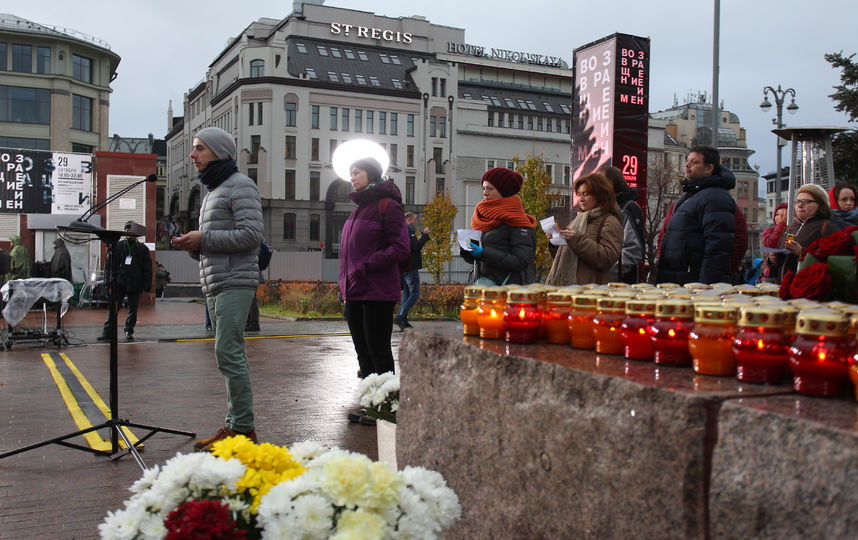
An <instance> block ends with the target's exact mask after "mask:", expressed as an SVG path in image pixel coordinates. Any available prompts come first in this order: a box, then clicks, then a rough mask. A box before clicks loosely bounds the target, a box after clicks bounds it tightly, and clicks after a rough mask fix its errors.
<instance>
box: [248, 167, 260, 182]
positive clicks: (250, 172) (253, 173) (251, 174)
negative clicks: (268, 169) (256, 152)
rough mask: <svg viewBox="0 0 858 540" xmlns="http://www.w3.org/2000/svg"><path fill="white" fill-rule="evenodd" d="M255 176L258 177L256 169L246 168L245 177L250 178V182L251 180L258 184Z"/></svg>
mask: <svg viewBox="0 0 858 540" xmlns="http://www.w3.org/2000/svg"><path fill="white" fill-rule="evenodd" d="M257 176H258V172H257V169H256V167H248V168H247V177H248V178H250V179H251V180H253V183H254V184H256V183H258V182H257Z"/></svg>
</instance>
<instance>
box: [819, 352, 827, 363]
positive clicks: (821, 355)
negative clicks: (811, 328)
mask: <svg viewBox="0 0 858 540" xmlns="http://www.w3.org/2000/svg"><path fill="white" fill-rule="evenodd" d="M826 352H827V351H826V350H825V349H823V350H821V351H819V361H820V362H824V361H825V354H826Z"/></svg>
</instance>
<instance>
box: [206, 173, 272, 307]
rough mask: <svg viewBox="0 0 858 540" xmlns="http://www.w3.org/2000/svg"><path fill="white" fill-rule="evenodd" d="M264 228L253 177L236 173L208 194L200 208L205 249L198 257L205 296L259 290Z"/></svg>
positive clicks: (259, 201)
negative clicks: (225, 291)
mask: <svg viewBox="0 0 858 540" xmlns="http://www.w3.org/2000/svg"><path fill="white" fill-rule="evenodd" d="M262 229H263V225H262V202H261V200H260V198H259V190H258V189H257V188H256V184H254V183H253V180H251V179H250V178H248V177H246V176H244V175H243V174H239V173H234V174H233V175H232V176H230V177H229V178H227V179H226V180H225V181H224V182H223V183H221V184H220V185H219V186H217V187H216V188H215V189H214V190H212V191H210V192H208V193H206V195H205V197H203V202H202V204H201V205H200V232H202V240H201V246H200V251H199V253H195V254H194V255H195V256H198V258H199V260H200V284H202V287H203V293H204V294H206V295H213V294H217V293H219V292H221V291H223V290H225V289H254V290H255V289H256V287H257V285H259V258H258V255H259V244H260V243H261V242H262ZM195 258H196V257H195Z"/></svg>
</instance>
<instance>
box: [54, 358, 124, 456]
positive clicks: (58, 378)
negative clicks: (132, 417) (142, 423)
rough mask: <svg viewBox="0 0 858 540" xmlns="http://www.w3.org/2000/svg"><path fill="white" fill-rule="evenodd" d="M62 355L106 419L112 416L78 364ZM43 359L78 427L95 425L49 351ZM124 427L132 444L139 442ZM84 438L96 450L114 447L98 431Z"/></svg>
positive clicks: (121, 442)
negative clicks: (78, 367)
mask: <svg viewBox="0 0 858 540" xmlns="http://www.w3.org/2000/svg"><path fill="white" fill-rule="evenodd" d="M60 357H61V358H62V359H63V361H64V362H65V364H66V366H67V367H68V368H69V370H71V372H72V373H73V374H74V376H75V378H77V380H78V382H79V383H80V385H81V387H82V388H83V389H84V391H85V392H86V393H87V395H88V396H89V398H90V399H92V402H93V403H94V404H95V406H96V407H98V409H99V410H100V411H101V412H102V413H103V414H104V418H105V420H106V419H108V418H110V407H108V406H107V404H105V403H104V400H102V399H101V396H99V395H98V392H96V391H95V389H94V388H93V387H92V385H91V384H89V381H87V380H86V378H85V377H84V376H83V374H82V373H81V372H80V370H78V369H77V366H75V365H74V364H73V363H72V361H71V359H70V358H69V357H68V356H67V355H66V354H65V353H60ZM42 360H43V361H44V362H45V365H46V366H47V367H48V370H49V371H50V372H51V377H52V378H53V379H54V383H55V384H56V385H57V388H58V389H59V391H60V395H61V396H62V398H63V401H64V402H65V404H66V408H67V409H68V410H69V413H70V414H71V416H72V419H73V420H74V423H75V424H76V425H77V426H78V429H81V430H83V429H89V428H91V427H92V426H93V423H92V421H91V420H90V418H89V417H88V416H87V415H86V413H85V412H84V411H83V409H82V408H81V406H80V403H79V402H78V400H77V398H75V396H74V393H73V392H72V390H71V388H69V385H68V384H67V383H66V380H65V379H64V378H63V375H62V373H60V371H59V369H57V366H56V364H55V363H54V359H53V358H51V355H50V354H49V353H42ZM100 423H101V422H100V421H96V424H100ZM122 429H123V430H124V431H125V434H126V435H128V440H130V441H131V444H134V443H136V442H137V440H138V439H137V437H136V436H134V434H133V433H132V432H131V430H129V429H128V428H127V427H124V426H123V427H122ZM83 438H84V439H85V440H86V442H87V444H89V446H90V448H92V449H94V450H100V451H110V450H111V449H112V448H111V441H110V440H105V439H103V438H102V437H101V436H100V435H99V434H98V432H97V431H90V432H89V433H84V434H83ZM119 444H120V446H121V447H122V448H125V447H126V445H125V441H123V440H122V439H121V438H120V439H119ZM138 448H139V446H138Z"/></svg>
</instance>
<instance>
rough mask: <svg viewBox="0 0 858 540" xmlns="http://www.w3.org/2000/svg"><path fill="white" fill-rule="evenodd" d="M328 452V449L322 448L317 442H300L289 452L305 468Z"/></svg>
mask: <svg viewBox="0 0 858 540" xmlns="http://www.w3.org/2000/svg"><path fill="white" fill-rule="evenodd" d="M335 448H336V447H335ZM327 451H328V449H327V448H325V447H324V446H322V444H321V443H318V442H316V441H304V442H299V443H298V444H296V445H294V446H292V447H291V448H289V452H290V453H291V454H292V457H294V458H295V459H297V460H300V461H301V462H302V465H304V466H305V467H306V466H307V462H309V461H312V460H314V459H316V458H317V457H319V456H321V455H322V454H324V453H325V452H327Z"/></svg>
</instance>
